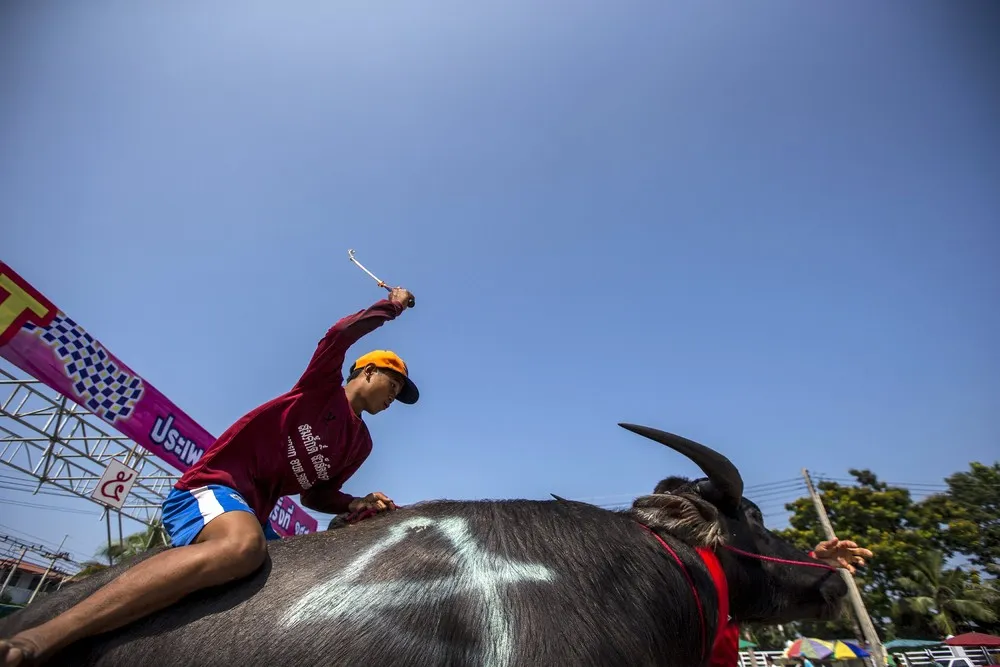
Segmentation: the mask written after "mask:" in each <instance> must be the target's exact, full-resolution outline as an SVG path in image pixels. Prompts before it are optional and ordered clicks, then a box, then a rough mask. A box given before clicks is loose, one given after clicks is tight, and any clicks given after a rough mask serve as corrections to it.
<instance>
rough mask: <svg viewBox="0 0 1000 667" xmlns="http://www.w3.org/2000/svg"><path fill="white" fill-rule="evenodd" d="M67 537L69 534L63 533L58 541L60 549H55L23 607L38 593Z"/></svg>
mask: <svg viewBox="0 0 1000 667" xmlns="http://www.w3.org/2000/svg"><path fill="white" fill-rule="evenodd" d="M67 537H69V535H65V536H64V537H63V539H62V542H60V543H59V549H60V551H57V552H56V554H55V555H54V556H53V557H52V560H50V561H49V566H48V567H46V568H45V573H44V574H43V575H42V578H41V579H39V580H38V585H37V586H35V590H34V592H33V593H32V594H31V597H30V598H28V601H27V602H25V603H24V606H25V607H27V606H28V605H29V604H31V601H32V600H34V599H35V596H36V595H38V591H40V590H42V584H44V583H45V577H47V576H49V572H50V571H51V570H52V567H53V566H54V565H55V564H56V560H57V559H58V558H59V556H60V555H61V553H62V551H61V550H62V548H63V545H64V544H65V543H66V538H67Z"/></svg>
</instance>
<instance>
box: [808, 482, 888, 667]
mask: <svg viewBox="0 0 1000 667" xmlns="http://www.w3.org/2000/svg"><path fill="white" fill-rule="evenodd" d="M802 477H803V478H805V480H806V487H807V488H808V489H809V497H810V498H812V501H813V505H815V506H816V514H817V515H818V516H819V522H820V524H821V525H822V526H823V532H824V533H826V539H828V540H832V539H834V538H835V537H836V536H837V535H836V533H834V532H833V526H832V525H830V517H828V516H827V515H826V508H825V507H823V500H822V498H820V497H819V494H818V493H817V492H816V488H815V487H814V486H813V483H812V478H810V477H809V471H808V470H806V469H805V468H803V469H802ZM839 572H840V575H841V576H842V577H843V578H844V581H845V582H846V583H847V593H848V595H849V596H850V598H851V606H853V607H854V613H855V615H856V616H857V618H858V622H859V623H860V624H861V631H862V633H863V634H864V636H865V641H866V642H868V647H869V649H870V653H871V654H872V658H873V659H874V661H875V665H876V667H882V665H884V664H886V661H885V648H884V647H883V646H882V641H881V640H880V639H879V638H878V633H877V632H876V631H875V625H874V624H873V623H872V619H871V616H869V615H868V610H867V609H866V608H865V602H864V600H862V599H861V589H859V588H858V582H856V581H855V580H854V577H853V576H851V573H850V572H848V571H847V570H844V569H839Z"/></svg>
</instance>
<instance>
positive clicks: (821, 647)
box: [787, 637, 833, 660]
mask: <svg viewBox="0 0 1000 667" xmlns="http://www.w3.org/2000/svg"><path fill="white" fill-rule="evenodd" d="M787 655H788V657H789V658H816V659H817V660H822V659H823V658H826V657H829V656H831V655H833V643H832V642H828V641H823V640H822V639H813V638H812V637H803V638H802V639H796V640H795V641H793V642H792V645H791V646H789V647H788V654H787Z"/></svg>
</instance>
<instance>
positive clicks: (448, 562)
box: [0, 424, 847, 667]
mask: <svg viewBox="0 0 1000 667" xmlns="http://www.w3.org/2000/svg"><path fill="white" fill-rule="evenodd" d="M622 426H624V427H625V428H628V429H629V430H632V431H634V432H637V433H639V434H641V435H644V436H647V437H649V438H652V439H653V440H656V441H657V442H660V443H662V444H664V445H667V446H668V447H671V448H672V449H674V450H677V451H678V452H681V453H682V454H684V455H686V456H688V457H689V458H690V459H692V460H693V461H694V462H695V463H697V464H698V466H699V467H700V468H701V469H702V470H703V471H704V473H705V475H706V478H705V479H699V480H694V481H689V480H687V479H683V478H679V477H670V478H667V479H665V480H663V481H662V482H661V483H660V484H658V485H657V487H656V489H655V493H653V494H651V495H647V496H642V497H640V498H638V499H637V500H636V501H635V502H634V504H633V505H632V507H631V508H629V509H628V510H622V511H609V510H606V509H601V508H599V507H595V506H593V505H588V504H585V503H579V502H573V501H562V500H545V501H540V500H500V501H447V500H441V501H432V502H423V503H419V504H416V505H412V506H409V507H403V508H400V509H397V510H395V511H393V512H389V513H385V514H381V515H378V516H375V517H372V518H370V519H366V520H364V521H361V522H359V523H356V524H353V525H350V526H349V527H346V528H341V529H337V530H328V531H323V532H320V533H314V534H310V535H303V536H299V537H294V538H288V539H285V540H283V541H281V542H278V543H272V544H270V545H269V558H268V560H267V561H266V562H265V564H264V565H263V566H262V568H261V569H260V570H259V571H258V572H257V573H256V574H254V575H252V576H250V577H249V578H247V579H245V580H242V581H240V582H237V583H234V584H230V585H227V586H224V587H220V588H217V589H213V590H208V591H203V592H201V593H198V594H195V595H192V596H189V597H188V598H185V599H184V600H182V601H181V602H180V603H178V604H176V605H175V606H173V607H171V608H168V609H166V610H163V611H161V612H158V613H155V614H152V615H151V616H149V617H148V618H146V619H144V620H141V621H139V622H136V623H134V624H132V625H130V626H127V627H125V628H123V629H121V630H119V631H116V632H112V633H108V634H107V635H105V636H99V637H93V638H91V639H88V640H85V641H82V642H79V643H77V644H76V645H73V646H70V647H69V648H68V649H66V650H64V651H62V652H61V653H60V654H58V655H56V656H54V657H53V658H52V659H51V661H50V662H49V663H48V664H51V665H53V666H58V665H67V666H68V665H73V666H74V667H79V666H84V665H95V666H96V665H100V666H101V667H126V666H133V665H134V666H142V667H151V666H152V665H159V666H163V667H180V666H181V665H206V666H219V667H222V666H227V667H228V666H235V665H269V666H279V665H295V666H299V667H306V666H312V665H317V666H318V665H380V667H389V666H391V665H399V666H401V667H402V666H406V667H411V666H414V665H483V666H487V667H512V666H514V665H519V666H520V665H524V666H528V665H530V666H532V667H537V666H547V665H553V666H555V665H559V666H560V667H562V666H566V665H581V666H583V665H586V666H588V667H589V666H592V665H658V666H662V667H698V666H699V665H702V664H704V661H705V658H706V651H707V646H708V645H709V644H710V642H711V638H712V636H713V635H714V633H715V631H716V628H717V627H718V624H719V622H720V619H719V618H718V611H719V600H718V599H717V598H718V596H717V595H716V587H715V585H714V584H713V581H712V579H711V577H710V576H709V574H708V571H707V569H706V566H705V562H704V561H703V560H702V558H701V557H700V556H699V554H698V553H697V552H696V550H695V548H696V547H702V548H709V549H712V550H714V551H715V552H716V553H717V554H718V562H719V563H721V565H722V570H723V571H724V572H725V577H726V580H727V582H728V589H729V596H728V598H729V599H728V608H729V610H730V614H731V616H732V617H733V618H734V619H736V620H737V621H740V622H751V621H763V622H771V623H780V622H787V621H791V620H794V619H805V618H813V619H817V618H831V617H834V616H835V615H837V614H838V613H839V611H840V604H841V600H842V598H843V597H844V596H845V594H846V592H847V591H846V585H845V583H844V581H843V579H842V578H841V576H839V575H838V574H837V573H836V572H834V571H832V570H831V569H829V568H823V567H815V566H809V562H810V559H809V557H808V556H807V555H806V554H805V553H802V552H801V551H799V550H797V549H796V548H794V547H793V546H792V545H791V544H789V543H787V542H784V541H782V540H780V539H778V538H777V537H776V536H774V535H773V534H772V533H771V532H769V531H768V530H767V528H765V527H764V524H763V521H762V517H761V514H760V510H759V509H758V508H757V506H756V505H754V504H753V503H752V502H750V501H748V500H745V499H743V497H742V491H743V481H742V479H741V478H740V474H739V472H738V471H737V470H736V468H735V467H734V466H733V464H732V463H731V462H730V461H729V460H728V459H726V458H725V457H724V456H722V455H720V454H718V453H716V452H714V451H712V450H710V449H708V448H706V447H704V446H702V445H699V444H697V443H694V442H691V441H690V440H686V439H684V438H681V437H679V436H675V435H672V434H668V433H663V432H661V431H657V430H654V429H648V428H645V427H638V426H632V425H628V424H623V425H622ZM812 562H813V564H814V565H815V561H812ZM126 567H128V565H122V566H118V567H115V568H111V569H109V570H107V571H105V572H102V573H99V574H96V575H93V576H91V577H88V578H87V579H84V580H82V581H81V582H79V583H77V584H72V585H70V586H68V587H65V588H64V589H63V590H62V591H60V592H59V593H55V594H53V595H50V596H47V597H46V598H45V599H44V600H42V601H38V602H35V603H34V604H32V605H31V606H30V607H28V608H26V609H25V610H23V611H20V612H18V613H17V614H14V615H12V616H10V617H8V618H7V619H4V620H3V621H0V637H10V636H11V635H12V634H14V633H15V632H17V631H19V630H21V629H24V628H27V627H30V626H33V625H35V624H37V623H39V622H42V621H44V620H46V619H48V618H51V617H52V616H53V615H54V614H56V613H58V612H60V611H62V610H64V609H66V608H68V607H69V606H71V605H72V604H74V603H75V602H77V601H78V600H80V599H81V598H82V597H84V596H86V595H88V594H89V593H91V592H92V591H94V590H95V589H96V588H98V587H99V586H101V585H103V584H104V583H105V582H107V581H108V580H110V579H111V578H112V577H114V576H116V575H117V574H118V573H120V572H121V571H122V570H123V569H124V568H126Z"/></svg>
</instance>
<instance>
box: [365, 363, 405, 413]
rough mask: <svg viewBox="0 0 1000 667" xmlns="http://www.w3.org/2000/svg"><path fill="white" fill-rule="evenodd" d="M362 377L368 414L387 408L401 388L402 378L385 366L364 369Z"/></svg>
mask: <svg viewBox="0 0 1000 667" xmlns="http://www.w3.org/2000/svg"><path fill="white" fill-rule="evenodd" d="M369 370H371V372H369ZM362 379H363V380H364V384H363V385H362V395H363V396H364V398H365V411H366V412H368V413H369V414H373V415H375V414H378V413H379V412H382V411H383V410H385V409H387V408H388V407H389V406H390V405H392V402H393V401H394V400H396V397H397V396H399V392H401V391H402V390H403V380H402V378H400V377H399V375H397V374H396V373H395V372H393V371H391V370H388V369H385V368H373V369H365V372H364V374H363V376H362Z"/></svg>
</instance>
